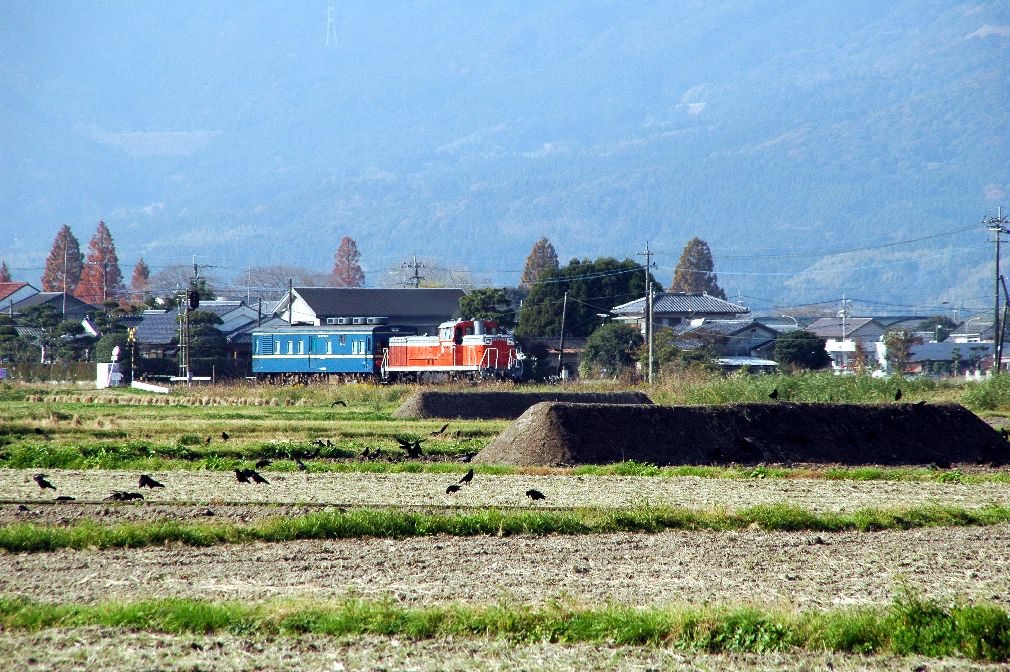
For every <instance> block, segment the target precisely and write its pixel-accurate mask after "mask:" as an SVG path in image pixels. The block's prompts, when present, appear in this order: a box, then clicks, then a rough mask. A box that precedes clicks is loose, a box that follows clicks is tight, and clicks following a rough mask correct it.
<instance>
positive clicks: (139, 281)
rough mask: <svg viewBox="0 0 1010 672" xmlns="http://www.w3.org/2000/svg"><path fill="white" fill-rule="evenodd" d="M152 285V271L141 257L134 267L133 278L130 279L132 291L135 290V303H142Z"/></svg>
mask: <svg viewBox="0 0 1010 672" xmlns="http://www.w3.org/2000/svg"><path fill="white" fill-rule="evenodd" d="M150 284H151V269H150V268H149V267H148V265H147V262H145V261H144V258H143V257H141V258H140V259H138V260H137V263H136V265H135V266H134V267H133V277H132V278H130V289H131V290H133V297H132V298H133V301H134V303H141V302H143V300H144V295H145V294H147V288H148V285H150Z"/></svg>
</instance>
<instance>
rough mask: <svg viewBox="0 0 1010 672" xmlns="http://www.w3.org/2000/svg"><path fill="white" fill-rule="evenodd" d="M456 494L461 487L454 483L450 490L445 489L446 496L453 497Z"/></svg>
mask: <svg viewBox="0 0 1010 672" xmlns="http://www.w3.org/2000/svg"><path fill="white" fill-rule="evenodd" d="M454 492H459V486H458V485H456V484H455V483H453V484H452V485H450V486H449V487H448V488H446V489H445V494H447V495H451V494H452V493H454Z"/></svg>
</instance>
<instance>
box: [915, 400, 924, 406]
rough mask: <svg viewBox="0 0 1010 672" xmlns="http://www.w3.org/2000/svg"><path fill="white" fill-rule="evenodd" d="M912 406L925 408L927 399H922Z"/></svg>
mask: <svg viewBox="0 0 1010 672" xmlns="http://www.w3.org/2000/svg"><path fill="white" fill-rule="evenodd" d="M912 405H913V406H925V405H926V400H925V399H920V400H919V401H917V402H915V403H914V404H912Z"/></svg>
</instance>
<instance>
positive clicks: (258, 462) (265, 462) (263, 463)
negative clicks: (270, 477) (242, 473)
mask: <svg viewBox="0 0 1010 672" xmlns="http://www.w3.org/2000/svg"><path fill="white" fill-rule="evenodd" d="M273 463H274V461H273V460H271V459H269V458H266V457H264V458H262V459H259V460H256V468H257V469H262V468H263V467H269V466H270V465H271V464H273Z"/></svg>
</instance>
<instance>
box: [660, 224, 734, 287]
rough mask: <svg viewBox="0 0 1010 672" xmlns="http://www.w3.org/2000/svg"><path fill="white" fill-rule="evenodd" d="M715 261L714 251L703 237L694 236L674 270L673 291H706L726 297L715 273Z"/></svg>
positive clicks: (671, 284)
mask: <svg viewBox="0 0 1010 672" xmlns="http://www.w3.org/2000/svg"><path fill="white" fill-rule="evenodd" d="M714 270H715V262H714V261H713V260H712V251H711V250H710V249H709V247H708V243H706V242H705V241H704V240H702V239H701V238H697V237H695V238H692V239H691V240H690V241H688V243H687V245H685V246H684V251H683V252H682V253H681V255H680V261H678V262H677V268H676V269H674V272H673V282H672V283H670V291H671V292H687V293H688V294H700V293H705V294H709V295H710V296H715V297H718V298H720V299H725V298H726V292H724V291H722V288H720V287H719V284H718V282H717V277H716V275H715V273H714Z"/></svg>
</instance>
